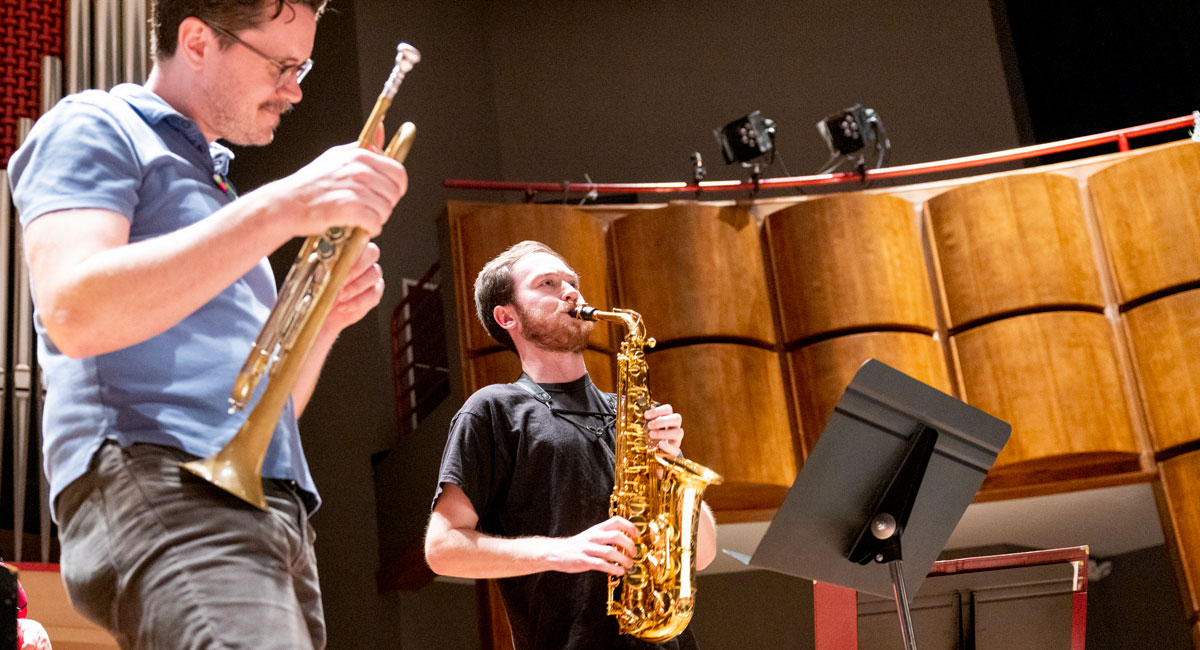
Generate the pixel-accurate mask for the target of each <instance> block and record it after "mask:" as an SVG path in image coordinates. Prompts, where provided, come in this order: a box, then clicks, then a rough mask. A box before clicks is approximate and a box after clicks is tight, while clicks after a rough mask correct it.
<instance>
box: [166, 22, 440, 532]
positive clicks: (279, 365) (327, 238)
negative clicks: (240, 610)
mask: <svg viewBox="0 0 1200 650" xmlns="http://www.w3.org/2000/svg"><path fill="white" fill-rule="evenodd" d="M419 60H420V53H419V52H417V51H416V49H415V48H413V47H412V46H410V45H408V44H407V43H401V44H400V45H399V46H398V47H397V53H396V64H395V66H394V67H393V68H392V74H391V76H390V77H388V81H387V83H386V84H385V85H384V90H383V93H381V94H380V96H379V98H378V100H376V102H375V106H374V108H373V109H372V110H371V114H370V116H369V117H368V119H367V122H366V124H364V125H363V129H362V132H361V133H360V134H359V137H358V146H359V147H362V148H370V147H371V146H372V144H373V142H374V139H375V134H376V133H377V132H378V130H379V129H380V128H382V124H383V116H384V113H386V112H387V109H388V107H390V106H391V103H392V97H393V96H395V94H396V90H397V89H398V88H399V86H400V82H401V81H402V80H403V79H404V75H405V74H406V73H407V72H408V71H409V70H411V69H412V66H413V64H415V63H416V62H417V61H419ZM415 133H416V129H415V127H413V126H412V124H409V123H406V124H405V125H404V126H402V127H401V129H400V133H399V134H398V138H397V139H396V140H394V141H393V142H392V143H391V144H389V145H388V150H389V151H391V152H392V153H394V154H395V155H394V156H393V157H394V158H395V159H396V160H397V161H399V162H403V158H404V156H405V155H406V154H407V153H408V150H409V148H410V147H411V142H412V139H413V137H414V136H415ZM368 239H369V237H368V235H367V233H366V231H364V230H362V229H361V228H353V229H351V230H350V232H349V233H348V234H347V232H346V230H345V229H344V228H337V227H335V228H330V229H328V230H327V231H326V232H325V235H324V237H317V236H314V237H310V238H308V239H307V240H306V242H305V246H304V248H303V249H302V251H310V249H311V251H310V252H309V255H315V256H316V257H317V258H319V260H318V263H317V264H315V265H307V270H304V271H297V270H296V267H295V266H293V268H292V269H291V270H290V271H289V272H288V277H289V278H291V277H292V274H293V272H297V273H299V274H300V277H299V278H298V279H297V282H298V283H300V284H302V285H303V287H302V288H295V287H294V286H293V285H294V284H295V283H286V282H285V284H286V285H287V286H285V291H281V295H282V294H284V293H287V294H288V295H289V296H290V295H291V292H293V291H294V292H296V293H297V294H298V295H299V296H300V297H299V298H298V301H299V302H298V303H297V304H298V305H299V306H296V305H290V306H291V307H292V308H291V309H289V310H280V309H278V307H279V306H280V305H278V304H277V305H276V308H275V309H272V310H271V315H270V316H268V319H267V320H268V323H272V322H273V321H274V322H280V323H281V324H280V325H279V326H278V328H283V330H286V331H282V332H278V333H277V332H271V333H267V332H265V331H264V332H262V333H260V338H262V337H264V336H265V337H266V339H267V342H266V343H265V344H264V345H263V346H262V347H263V348H264V349H266V350H267V352H268V354H270V353H273V352H274V350H275V349H276V347H277V346H281V347H280V350H281V351H280V354H279V355H278V357H277V358H276V359H275V361H274V363H273V364H272V365H271V367H270V370H269V375H270V378H271V381H270V385H268V387H267V389H266V390H265V391H263V394H262V397H260V398H259V400H258V403H257V404H256V405H255V407H254V409H253V410H252V411H251V412H250V414H249V415H248V416H247V417H246V421H245V422H244V423H243V424H242V426H241V428H240V429H238V431H237V433H236V434H234V436H233V439H231V440H230V441H229V442H228V443H227V444H226V445H225V446H224V447H222V448H221V450H220V451H218V452H217V453H216V454H214V455H212V456H209V457H208V458H204V459H201V460H197V461H193V462H189V463H181V465H182V466H183V467H184V468H185V469H187V470H188V471H190V472H192V473H194V474H196V475H198V476H200V477H202V478H204V479H205V480H207V481H209V482H211V483H213V484H215V485H216V486H217V487H220V488H222V489H224V490H225V491H227V492H229V493H231V494H233V495H234V496H236V497H238V498H240V499H242V500H243V501H246V502H247V503H250V504H252V505H255V506H257V507H259V508H262V509H264V510H265V509H266V507H267V502H266V498H265V497H264V495H263V490H262V466H263V461H264V460H265V459H266V455H267V448H268V447H269V446H270V444H271V438H272V436H273V434H274V431H275V425H276V423H277V422H278V421H279V416H280V414H281V413H282V412H283V408H284V406H285V405H286V404H287V402H288V399H289V398H290V397H291V392H292V389H293V387H294V386H295V384H296V381H297V380H298V379H299V377H300V372H301V370H302V369H303V367H304V364H305V362H306V360H307V359H308V355H309V353H310V352H311V350H312V346H313V343H315V342H316V338H317V334H318V333H319V332H320V331H321V328H322V327H323V326H324V324H325V319H326V317H328V315H329V312H330V310H331V309H332V308H333V304H334V302H335V300H336V298H337V294H338V291H339V289H340V288H341V286H342V283H343V282H344V281H345V279H346V276H347V275H348V274H349V272H350V269H351V267H352V266H353V265H354V262H355V261H356V260H357V259H358V256H359V255H360V254H361V252H362V250H363V247H365V246H366V244H367V241H368ZM304 259H305V260H307V259H308V258H307V257H304ZM324 268H327V269H328V272H327V274H326V275H325V276H324V277H322V278H316V274H317V273H319V271H320V269H324ZM318 280H319V281H318ZM290 302H291V300H290V299H289V303H290ZM280 311H283V312H284V315H282V316H279V317H278V318H277V317H276V313H277V312H280ZM279 319H282V320H281V321H280V320H279ZM293 321H294V322H296V323H301V324H300V326H299V329H296V328H294V327H293ZM278 328H277V327H276V326H275V325H272V329H278ZM266 329H267V328H266V327H264V330H266ZM293 331H294V332H295V334H294V336H293V334H292V332H293ZM261 356H262V352H261V351H260V350H257V349H256V350H252V351H251V357H252V359H253V361H247V364H246V365H247V366H248V367H250V368H251V370H252V371H253V370H254V369H256V367H257V366H258V365H259V362H260V361H261ZM260 375H261V371H259V374H258V375H252V377H253V382H257V381H258V377H259V376H260ZM236 382H237V383H238V384H239V385H240V384H242V383H244V382H245V378H244V377H243V376H242V375H241V374H239V376H238V378H237V380H236ZM238 390H244V387H239V388H238ZM251 390H252V387H251Z"/></svg>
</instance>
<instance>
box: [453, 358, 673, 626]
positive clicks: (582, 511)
mask: <svg viewBox="0 0 1200 650" xmlns="http://www.w3.org/2000/svg"><path fill="white" fill-rule="evenodd" d="M522 381H525V382H528V384H527V385H529V386H532V385H533V384H532V382H530V381H529V379H528V378H527V377H522ZM538 386H540V387H541V388H542V389H543V390H544V391H545V392H546V394H548V395H549V396H550V400H551V403H552V406H553V407H554V408H555V409H556V410H558V411H560V413H559V414H557V415H556V414H555V413H552V412H551V410H550V405H547V404H544V403H542V402H541V401H538V399H536V398H535V397H534V396H533V395H532V394H531V393H530V392H529V391H527V390H525V389H524V388H523V387H521V386H518V385H517V384H493V385H491V386H487V387H485V388H483V389H481V390H479V391H478V392H476V393H475V394H474V395H472V396H471V397H470V398H469V399H468V400H467V402H466V403H465V404H463V406H462V408H461V409H459V411H458V413H457V414H456V415H455V416H454V419H453V420H452V421H451V424H450V436H449V439H448V440H447V441H446V451H445V453H444V454H443V456H442V466H441V470H440V472H439V474H438V489H437V495H439V496H440V494H441V489H442V488H441V486H442V484H444V483H453V484H455V485H457V486H459V487H460V488H462V490H463V492H464V493H465V494H466V495H467V497H468V498H469V499H470V500H471V504H472V505H473V506H474V507H475V512H476V513H477V514H478V515H479V530H480V531H482V532H484V533H486V534H488V535H496V536H500V537H526V536H546V537H570V536H572V535H575V534H578V533H580V532H582V531H584V530H586V529H587V528H590V527H591V526H594V525H596V524H598V523H600V522H602V521H604V520H606V519H608V501H609V495H610V494H611V493H612V487H613V473H614V465H615V460H614V456H613V454H614V449H615V447H616V442H615V440H614V436H613V434H614V431H613V429H614V427H613V425H614V421H615V416H614V415H613V413H614V408H613V401H612V396H611V395H609V394H606V393H604V392H602V391H601V390H600V389H598V388H596V386H595V385H594V384H592V381H591V379H590V378H589V377H588V376H587V375H584V376H583V377H580V378H579V379H577V380H575V381H572V382H567V383H563V384H538ZM562 411H571V412H572V413H562ZM436 502H437V496H435V497H434V503H436ZM607 576H608V574H605V573H601V572H598V571H588V572H585V573H561V572H557V571H546V572H543V573H534V574H531V575H526V576H517V577H513V578H502V579H500V581H499V584H500V592H501V594H502V596H503V597H504V604H505V609H506V611H507V612H508V619H509V624H510V625H511V626H512V630H513V640H514V642H515V644H516V647H517V648H518V650H562V649H564V648H571V649H572V650H585V649H586V650H600V649H605V650H607V649H608V648H655V649H659V648H662V649H670V650H675V649H685V648H695V642H694V641H693V639H692V635H691V631H690V630H685V631H684V632H683V634H681V635H680V636H678V637H676V638H675V639H672V640H671V641H669V642H667V643H664V644H650V643H645V642H642V641H639V640H637V639H633V638H631V637H625V636H621V635H620V634H619V633H618V631H617V621H616V618H615V617H612V616H608V614H607V613H606V612H605V603H606V601H607V599H608V587H607V584H608V578H607Z"/></svg>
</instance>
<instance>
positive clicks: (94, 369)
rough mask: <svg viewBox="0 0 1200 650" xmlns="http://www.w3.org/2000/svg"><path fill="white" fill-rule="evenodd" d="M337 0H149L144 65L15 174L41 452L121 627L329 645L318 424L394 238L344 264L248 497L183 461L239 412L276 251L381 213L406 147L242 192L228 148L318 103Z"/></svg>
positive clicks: (84, 103) (376, 293) (57, 129)
mask: <svg viewBox="0 0 1200 650" xmlns="http://www.w3.org/2000/svg"><path fill="white" fill-rule="evenodd" d="M324 7H325V0H153V3H152V7H151V11H152V29H153V42H152V50H153V55H154V64H153V68H152V70H151V72H150V76H149V78H148V80H147V81H146V83H145V84H144V85H138V84H121V85H118V86H117V87H115V88H113V89H112V90H111V91H100V90H89V91H85V92H83V93H80V94H77V95H72V96H70V97H67V98H65V99H63V100H62V101H61V102H59V104H58V105H57V106H55V107H54V109H52V110H51V111H49V112H47V114H46V115H44V116H43V117H42V118H41V119H40V120H39V121H38V122H37V124H36V125H35V126H34V128H33V130H32V131H31V133H30V136H29V138H28V139H27V140H26V142H25V144H24V145H23V147H22V148H21V149H20V150H19V151H18V152H17V153H16V154H14V155H13V157H12V160H11V161H10V166H9V171H10V177H11V178H12V181H13V187H14V190H13V196H14V198H15V200H16V204H17V207H18V209H19V211H20V216H21V223H22V225H23V227H24V244H25V251H26V253H27V258H28V263H29V267H30V271H31V277H32V284H33V290H34V293H33V295H34V301H35V306H36V315H37V318H36V321H37V327H38V334H39V353H38V357H39V361H40V362H41V364H42V366H43V368H44V378H45V380H46V383H47V397H46V404H45V416H44V423H43V449H44V454H43V456H44V458H45V469H46V473H47V475H48V477H49V479H50V488H51V499H52V501H51V503H52V504H53V505H54V516H55V518H56V520H57V522H58V524H59V539H60V541H61V544H62V555H61V568H62V577H63V580H64V582H65V584H66V586H67V588H68V591H69V594H70V597H71V601H72V603H73V605H74V606H75V607H76V609H78V610H80V612H81V613H82V614H84V615H85V616H87V617H88V618H90V619H91V620H93V621H95V622H96V623H97V624H99V625H101V626H103V627H105V628H107V629H108V630H109V631H110V632H111V633H112V634H113V636H114V637H116V639H117V640H118V642H119V643H120V644H121V647H122V648H155V649H160V648H197V649H200V648H218V647H219V648H254V649H255V650H264V649H268V648H279V649H281V650H282V649H285V648H286V649H289V650H294V649H297V648H301V649H304V648H322V647H324V645H325V623H324V619H323V613H322V612H323V609H322V604H321V595H320V589H319V585H318V579H317V572H316V556H315V553H314V548H313V533H312V527H311V526H310V525H309V523H308V516H309V514H310V513H311V512H312V511H313V510H314V509H315V508H316V507H317V505H318V504H319V498H318V495H317V491H316V487H315V486H314V484H313V480H312V476H311V474H310V472H309V468H308V464H307V461H306V460H305V457H304V451H303V448H302V446H301V443H300V436H299V431H298V427H297V417H298V416H299V413H300V412H301V411H303V409H304V407H305V404H306V402H307V401H308V398H309V396H310V395H311V392H312V389H313V386H314V384H315V382H316V378H317V374H318V372H319V369H320V367H321V365H322V363H323V362H324V359H325V356H326V354H327V353H328V352H329V350H330V347H331V346H332V344H333V341H334V339H335V338H336V337H337V335H338V333H339V332H340V331H341V330H342V329H343V328H345V327H347V326H349V325H350V324H352V323H354V322H356V321H358V320H359V319H361V318H362V317H363V316H364V315H365V314H366V313H367V312H368V311H369V310H370V309H372V308H373V307H374V306H375V305H376V304H377V303H378V302H379V300H380V297H381V295H382V290H383V284H382V274H381V269H380V268H379V266H378V265H377V264H376V260H377V259H378V256H379V249H378V248H376V247H374V246H369V247H368V248H367V249H366V251H365V252H364V253H363V254H362V255H361V256H360V257H359V258H358V260H357V263H356V265H355V266H354V268H353V269H352V270H351V271H350V274H349V279H348V280H347V281H346V283H345V284H344V285H342V288H341V291H340V292H339V294H338V299H337V302H336V304H335V306H334V308H333V313H332V314H331V315H330V317H329V318H327V319H326V320H325V322H324V328H323V329H322V331H321V332H320V334H319V335H318V336H317V339H316V342H315V344H314V345H313V352H312V353H311V354H310V355H309V356H308V357H307V361H306V363H305V366H304V368H303V370H302V372H301V379H300V380H299V381H298V382H296V384H295V385H294V388H293V389H292V391H291V395H290V398H291V399H290V400H289V404H288V407H287V408H286V409H285V412H284V414H283V416H282V417H281V418H280V420H279V423H278V424H277V425H276V428H275V431H274V438H273V444H272V445H271V450H270V451H269V453H268V454H267V456H266V458H265V462H264V467H263V476H264V477H266V478H268V479H272V480H268V481H266V483H267V485H266V493H267V501H268V504H269V507H268V509H267V510H266V511H260V510H258V509H256V508H253V507H250V506H247V505H245V504H243V503H242V502H240V501H239V500H238V499H237V498H235V497H233V496H231V495H229V494H227V493H225V492H223V491H221V490H219V489H217V488H215V487H213V486H212V485H211V484H209V483H207V482H204V481H202V480H201V479H199V478H196V477H193V476H192V475H191V474H189V473H187V472H186V471H184V470H183V469H182V468H180V467H179V465H178V463H179V461H181V460H194V459H196V458H199V457H202V456H207V455H209V454H212V453H213V452H215V451H216V450H217V449H218V448H219V447H220V446H221V445H222V444H224V443H225V442H226V441H227V440H228V439H229V438H230V437H231V436H232V435H233V434H234V432H235V431H237V429H238V424H239V423H240V421H241V419H243V418H244V417H245V415H244V414H242V415H231V414H229V413H227V412H226V406H227V400H228V395H229V390H230V387H231V385H232V383H233V379H234V377H236V376H237V374H238V370H239V368H240V367H241V365H242V362H243V360H244V359H245V355H246V353H247V351H248V350H249V349H250V347H251V344H252V343H253V341H254V338H255V335H256V333H257V332H258V331H259V330H260V329H261V327H262V325H263V321H264V320H265V319H266V316H267V314H268V312H269V311H270V308H271V304H272V303H273V302H274V300H275V279H274V275H273V273H272V272H271V269H270V266H269V264H268V261H267V259H266V256H267V255H268V254H269V253H271V252H272V251H274V250H275V249H276V248H278V247H279V246H281V245H283V244H284V243H286V242H287V241H289V240H290V239H292V238H293V237H296V236H305V235H310V234H314V233H321V232H324V231H325V230H326V229H327V228H330V227H334V226H350V227H358V228H361V229H363V230H364V231H366V232H367V233H369V234H370V235H372V236H374V235H375V234H378V233H379V232H380V230H381V228H382V227H383V225H384V223H385V222H386V221H387V219H388V217H389V216H390V214H391V211H392V209H393V207H394V206H395V205H396V203H397V201H399V199H400V197H401V196H402V195H403V194H404V193H405V190H406V188H407V176H406V172H405V170H404V167H403V166H402V165H400V164H399V163H397V162H395V161H393V160H391V159H389V158H387V157H385V156H383V155H379V154H377V153H374V152H371V151H368V150H366V149H360V148H358V147H357V146H355V145H347V146H339V147H334V148H332V149H330V150H329V151H327V152H325V153H324V154H322V155H321V156H319V157H318V158H317V159H316V160H314V161H313V162H312V163H310V164H308V165H307V166H305V167H304V168H302V169H301V170H299V171H298V172H296V173H294V174H292V175H291V176H288V177H286V178H283V179H281V180H278V181H275V182H273V183H269V184H267V185H264V186H263V187H261V188H259V189H257V190H255V191H253V192H250V193H248V194H246V195H245V196H243V197H241V198H237V196H236V194H235V192H234V190H233V188H232V187H231V186H230V185H229V182H228V180H227V179H226V178H225V176H226V171H227V167H228V165H229V162H230V158H231V152H230V151H229V149H227V148H225V147H224V146H223V145H221V144H219V143H217V140H219V139H223V140H226V141H228V142H231V143H234V144H239V145H265V144H267V143H269V142H270V141H271V140H272V137H273V133H274V129H275V127H276V126H277V125H278V124H279V120H280V116H281V115H282V114H283V113H285V112H287V110H288V109H289V108H290V107H291V105H292V104H295V103H297V102H299V101H300V99H301V96H302V94H303V93H302V90H301V86H300V82H301V80H302V79H303V77H304V75H305V74H306V73H307V72H308V71H309V69H310V68H311V67H312V65H313V63H312V61H311V60H310V59H309V57H310V56H311V54H312V48H313V40H314V35H315V32H316V27H317V18H318V16H320V14H321V12H322V11H323V10H324Z"/></svg>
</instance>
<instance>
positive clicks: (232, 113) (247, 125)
mask: <svg viewBox="0 0 1200 650" xmlns="http://www.w3.org/2000/svg"><path fill="white" fill-rule="evenodd" d="M231 92H232V90H231V89H229V88H221V89H220V90H219V91H218V92H216V93H211V92H210V94H209V95H208V97H209V105H210V107H211V111H212V122H213V125H214V126H215V127H216V128H217V129H218V132H219V133H220V137H221V139H223V140H226V141H228V142H231V143H233V144H236V145H240V146H262V145H267V144H270V143H271V141H272V140H274V139H275V129H276V128H278V127H279V123H278V122H276V123H275V125H273V126H272V127H271V130H270V131H269V132H267V133H262V132H260V131H259V130H258V129H259V126H258V116H259V113H260V112H261V111H263V110H271V111H272V112H276V113H278V114H279V117H280V119H282V118H283V116H284V115H286V114H287V113H289V112H290V111H291V110H292V103H291V102H288V101H284V100H277V101H266V102H263V103H261V104H259V105H258V106H257V107H255V111H254V113H253V114H251V115H244V114H239V113H238V111H239V110H242V108H241V107H239V106H238V105H237V104H236V103H234V102H231V101H225V100H224V99H223V98H224V97H228V96H230V93H231Z"/></svg>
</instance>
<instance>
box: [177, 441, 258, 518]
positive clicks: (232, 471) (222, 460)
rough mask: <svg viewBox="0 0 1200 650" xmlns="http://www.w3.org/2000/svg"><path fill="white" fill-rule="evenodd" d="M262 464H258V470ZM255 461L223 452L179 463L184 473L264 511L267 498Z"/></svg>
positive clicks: (241, 455) (240, 455) (242, 455)
mask: <svg viewBox="0 0 1200 650" xmlns="http://www.w3.org/2000/svg"><path fill="white" fill-rule="evenodd" d="M261 464H262V461H261V460H259V461H258V465H259V466H261ZM254 465H255V460H254V459H253V458H250V457H248V456H245V455H244V454H235V453H228V452H226V451H225V450H224V449H222V450H221V451H219V452H217V453H216V454H214V455H212V456H209V457H208V458H201V459H200V460H193V461H191V462H187V463H180V466H182V467H183V468H184V469H186V470H187V471H189V472H191V473H193V474H195V475H196V476H199V477H200V478H202V479H204V480H206V481H208V482H209V483H212V484H213V485H216V486H217V487H219V488H221V489H222V490H225V491H226V492H228V493H230V494H232V495H233V496H235V497H237V498H239V499H241V500H242V501H245V502H246V503H249V504H250V505H252V506H255V507H257V508H258V509H259V510H266V509H267V498H266V496H265V495H264V494H263V487H262V476H261V474H260V471H261V470H260V467H256V466H254Z"/></svg>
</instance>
